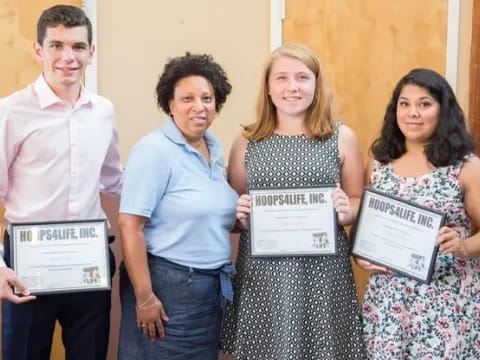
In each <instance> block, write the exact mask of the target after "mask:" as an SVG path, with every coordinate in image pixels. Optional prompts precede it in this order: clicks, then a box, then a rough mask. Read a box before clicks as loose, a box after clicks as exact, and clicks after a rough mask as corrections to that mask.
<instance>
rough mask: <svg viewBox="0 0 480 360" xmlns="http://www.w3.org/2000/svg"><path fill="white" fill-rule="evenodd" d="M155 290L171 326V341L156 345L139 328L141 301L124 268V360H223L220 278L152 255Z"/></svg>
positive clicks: (121, 356) (150, 263)
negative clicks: (220, 352)
mask: <svg viewBox="0 0 480 360" xmlns="http://www.w3.org/2000/svg"><path fill="white" fill-rule="evenodd" d="M148 266H149V270H150V277H151V279H152V288H153V291H154V293H155V294H156V295H157V297H158V298H159V299H160V301H162V303H163V306H164V308H165V312H166V313H167V315H168V317H169V318H170V321H169V322H168V323H166V322H164V326H165V332H166V336H165V338H164V339H160V338H158V339H157V340H156V341H155V342H152V341H151V340H150V338H148V337H146V336H145V335H144V334H143V333H142V332H141V331H140V330H139V329H138V328H137V321H136V310H135V304H136V300H135V295H134V293H133V289H132V285H131V283H130V280H129V278H128V275H127V272H126V270H125V267H124V265H123V264H122V266H121V269H120V297H121V302H122V323H121V327H120V341H119V348H118V359H119V360H134V359H138V360H149V359H161V360H217V358H218V348H219V341H220V329H221V322H222V317H223V306H222V305H223V301H224V300H223V297H222V295H221V291H220V279H219V275H218V272H217V273H216V274H215V273H212V272H210V271H209V270H206V271H205V270H198V269H193V268H189V267H185V266H182V265H178V264H175V263H172V262H170V261H168V260H166V259H163V258H160V257H156V256H152V255H149V256H148Z"/></svg>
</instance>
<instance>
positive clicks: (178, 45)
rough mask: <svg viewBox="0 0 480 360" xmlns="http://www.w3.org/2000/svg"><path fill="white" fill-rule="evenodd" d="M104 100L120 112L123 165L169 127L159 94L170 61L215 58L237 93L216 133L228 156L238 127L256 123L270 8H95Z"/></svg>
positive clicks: (241, 4) (111, 4)
mask: <svg viewBox="0 0 480 360" xmlns="http://www.w3.org/2000/svg"><path fill="white" fill-rule="evenodd" d="M98 16H99V17H98V28H99V38H98V56H99V92H100V93H101V94H103V95H105V96H107V97H108V98H110V99H111V100H112V101H113V103H114V104H115V107H116V110H117V114H118V117H119V130H120V137H121V139H120V140H121V153H122V158H123V159H124V160H126V155H127V154H128V152H129V150H130V149H131V147H132V146H133V145H134V144H135V143H136V142H137V141H138V140H139V139H140V138H141V137H142V136H143V135H145V134H146V133H148V132H150V131H151V130H152V129H154V128H156V127H158V126H159V125H160V123H161V122H162V121H163V119H164V115H163V113H161V112H159V110H157V108H156V105H155V98H154V88H155V85H156V82H157V80H158V76H159V75H160V73H161V72H162V70H163V66H164V64H165V62H166V60H167V58H169V57H174V56H178V55H183V54H184V53H185V51H191V52H194V53H210V54H212V55H213V56H214V58H215V59H216V60H217V61H218V62H219V63H220V64H221V65H222V66H223V67H224V69H225V71H226V72H227V75H228V76H229V78H230V80H231V83H232V85H233V91H232V94H231V95H230V97H229V98H228V100H227V103H226V104H225V107H224V108H223V110H222V113H221V114H220V115H219V116H218V118H217V119H216V120H215V122H214V124H213V126H212V130H213V132H214V133H215V134H216V135H217V136H218V137H220V139H221V140H222V142H223V144H224V145H225V153H227V151H228V149H229V147H230V144H231V142H232V140H233V138H234V136H235V134H236V133H238V131H239V124H241V123H248V122H250V121H251V120H252V116H253V111H254V103H255V98H256V93H257V88H258V84H259V78H260V73H261V68H262V64H263V61H264V59H265V57H266V56H267V55H268V53H269V1H267V0H262V1H259V0H242V1H233V0H175V1H158V0H143V1H141V2H138V1H130V0H117V1H98Z"/></svg>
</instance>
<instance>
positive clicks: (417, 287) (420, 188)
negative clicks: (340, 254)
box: [363, 161, 480, 360]
mask: <svg viewBox="0 0 480 360" xmlns="http://www.w3.org/2000/svg"><path fill="white" fill-rule="evenodd" d="M463 163H464V162H463V161H461V162H458V163H457V164H455V165H452V166H446V167H439V168H436V169H435V170H434V171H433V172H431V173H429V174H426V175H423V176H419V177H415V178H406V177H400V176H398V175H396V174H395V173H394V172H393V169H392V166H391V165H390V164H381V163H379V162H375V163H374V166H373V171H372V175H371V183H372V187H373V188H375V189H378V190H380V191H383V192H386V193H388V194H391V195H396V196H399V197H401V198H404V199H406V200H410V201H414V202H416V203H419V204H421V205H425V206H428V207H431V208H434V209H437V210H439V211H442V212H444V213H446V218H447V219H446V225H448V226H450V227H454V228H455V230H457V231H458V233H459V234H460V238H465V237H468V236H470V232H471V220H470V218H469V217H468V216H467V214H466V212H465V206H464V202H463V201H464V199H463V198H464V194H463V191H462V189H461V188H460V184H459V174H460V170H461V167H462V165H463ZM363 325H364V336H365V342H366V345H367V349H368V354H369V358H370V359H382V360H385V359H432V360H433V359H435V360H437V359H449V360H468V359H471V360H474V359H480V259H478V258H476V259H469V260H464V259H460V258H458V257H455V256H453V255H451V254H447V255H444V254H440V253H439V254H438V256H437V259H436V263H435V268H434V273H433V278H432V281H431V283H430V284H429V285H426V284H423V283H420V282H418V281H416V280H413V279H410V278H408V277H405V276H402V275H399V274H393V275H380V274H375V275H371V276H370V279H369V283H368V285H367V291H366V293H365V300H364V303H363Z"/></svg>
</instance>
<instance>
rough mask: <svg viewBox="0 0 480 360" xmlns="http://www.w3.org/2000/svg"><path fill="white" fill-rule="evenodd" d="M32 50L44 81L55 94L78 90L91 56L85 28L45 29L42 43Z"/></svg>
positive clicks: (59, 26)
mask: <svg viewBox="0 0 480 360" xmlns="http://www.w3.org/2000/svg"><path fill="white" fill-rule="evenodd" d="M34 50H35V55H36V56H37V58H38V59H39V60H40V61H41V62H42V63H43V75H44V77H45V81H46V82H47V83H48V85H49V86H50V87H51V88H52V89H53V91H55V92H61V91H63V90H64V89H66V88H75V89H77V88H78V89H79V88H80V84H81V81H82V77H83V75H84V74H85V70H86V67H87V65H89V64H90V63H91V62H92V57H93V53H94V47H93V45H89V44H88V31H87V27H86V26H75V27H70V28H67V27H65V26H63V25H58V26H56V27H48V28H47V30H46V34H45V38H44V39H43V43H42V44H39V43H38V42H35V44H34Z"/></svg>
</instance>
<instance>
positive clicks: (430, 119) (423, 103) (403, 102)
mask: <svg viewBox="0 0 480 360" xmlns="http://www.w3.org/2000/svg"><path fill="white" fill-rule="evenodd" d="M439 119H440V103H439V102H438V101H437V100H435V98H433V97H432V95H431V94H430V92H429V91H428V90H427V89H425V88H423V87H420V86H417V85H413V84H409V85H405V86H404V87H403V89H402V91H401V93H400V96H399V97H398V102H397V124H398V127H399V128H400V131H401V132H402V133H403V135H404V136H405V141H406V142H411V143H419V144H427V143H428V142H429V141H430V139H431V137H432V135H433V134H434V132H435V129H436V128H437V125H438V121H439Z"/></svg>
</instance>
